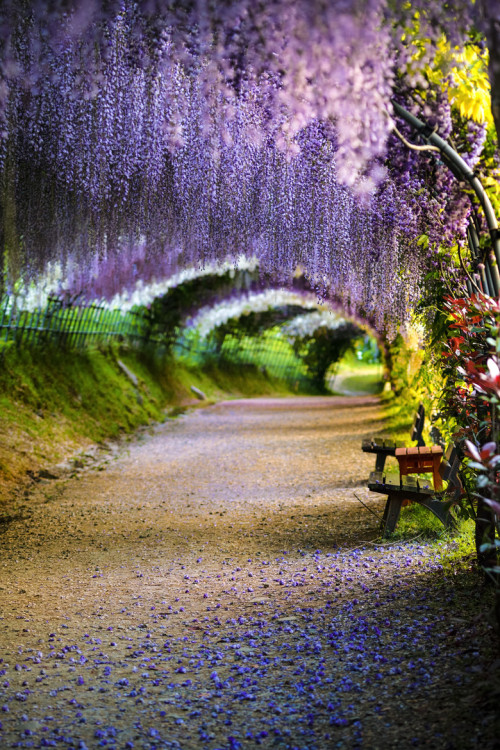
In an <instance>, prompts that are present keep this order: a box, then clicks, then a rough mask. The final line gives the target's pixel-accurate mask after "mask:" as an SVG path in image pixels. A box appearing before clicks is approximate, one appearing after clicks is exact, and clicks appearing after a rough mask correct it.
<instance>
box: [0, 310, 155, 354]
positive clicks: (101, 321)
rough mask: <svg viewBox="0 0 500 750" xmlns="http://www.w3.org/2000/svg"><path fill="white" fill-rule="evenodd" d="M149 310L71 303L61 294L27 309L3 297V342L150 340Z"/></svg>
mask: <svg viewBox="0 0 500 750" xmlns="http://www.w3.org/2000/svg"><path fill="white" fill-rule="evenodd" d="M148 331H149V320H148V311H147V310H145V309H144V310H141V311H127V312H122V311H121V310H110V309H109V308H107V307H104V306H103V305H99V304H91V305H88V306H83V305H77V304H69V303H67V302H65V301H63V300H61V299H59V298H57V297H51V298H49V299H48V301H47V304H46V305H45V307H40V308H36V309H34V310H26V309H23V308H22V307H20V306H19V304H18V303H17V301H16V300H15V299H14V298H12V297H3V298H1V299H0V342H8V341H13V342H15V343H16V344H17V345H18V346H21V345H37V344H46V343H49V342H51V343H53V344H55V345H56V346H61V347H66V348H71V349H74V348H83V347H87V346H92V345H95V344H97V343H99V342H106V341H111V340H113V339H117V338H118V339H120V338H122V339H129V340H143V341H144V340H146V339H147V338H148Z"/></svg>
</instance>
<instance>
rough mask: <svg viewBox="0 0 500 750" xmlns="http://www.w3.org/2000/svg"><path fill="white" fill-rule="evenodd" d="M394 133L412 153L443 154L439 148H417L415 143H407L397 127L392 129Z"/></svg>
mask: <svg viewBox="0 0 500 750" xmlns="http://www.w3.org/2000/svg"><path fill="white" fill-rule="evenodd" d="M392 132H393V133H395V134H396V135H397V137H398V138H399V140H400V141H403V143H404V144H405V146H408V148H411V149H412V151H437V153H438V154H439V153H441V149H439V148H438V147H437V146H416V145H415V144H414V143H410V141H407V140H406V138H405V137H404V135H403V134H402V133H400V132H399V130H398V129H397V127H396V126H395V125H394V127H393V129H392Z"/></svg>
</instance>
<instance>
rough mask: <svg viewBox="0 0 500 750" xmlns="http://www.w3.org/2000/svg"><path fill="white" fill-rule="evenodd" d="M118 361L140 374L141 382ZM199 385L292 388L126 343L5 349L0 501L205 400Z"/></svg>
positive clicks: (242, 370) (0, 385)
mask: <svg viewBox="0 0 500 750" xmlns="http://www.w3.org/2000/svg"><path fill="white" fill-rule="evenodd" d="M118 361H120V362H122V363H123V364H124V365H125V366H126V367H127V368H128V369H129V370H130V371H131V372H132V373H133V374H134V375H135V376H137V378H138V383H137V387H136V386H135V385H134V383H133V382H132V381H131V379H130V377H128V376H127V374H126V373H124V372H123V370H122V369H121V368H120V366H119V364H118ZM191 385H194V386H196V387H197V388H199V389H201V390H202V391H204V393H205V394H206V395H207V397H208V399H209V400H215V399H219V398H222V397H228V396H229V395H232V396H252V395H257V394H279V393H286V392H287V391H286V386H284V385H283V384H280V383H276V382H272V381H271V380H269V379H268V378H266V377H265V376H264V375H263V374H262V373H260V372H259V371H258V370H256V369H255V368H251V367H248V366H247V367H238V368H235V369H234V370H233V371H231V369H230V368H225V370H224V371H223V372H221V371H219V370H217V369H215V368H212V369H211V370H208V371H206V372H201V371H199V370H190V369H188V368H186V367H181V366H179V365H177V364H174V363H173V362H172V361H170V360H168V359H165V358H164V359H161V358H158V357H154V356H152V355H148V354H147V353H145V352H142V353H140V352H137V351H134V350H133V349H129V348H123V347H122V348H107V349H101V350H98V349H94V350H85V351H82V352H72V353H68V352H64V351H61V350H57V349H53V350H51V349H22V350H18V349H16V348H15V347H8V348H2V349H1V350H0V504H1V503H2V501H5V500H7V499H8V498H9V496H10V495H11V492H12V491H13V488H17V489H18V490H19V489H20V488H22V485H23V482H24V481H27V480H29V478H30V475H33V474H37V472H39V471H40V470H42V469H45V470H47V469H49V467H51V466H54V465H56V464H57V463H59V462H63V461H65V460H67V459H68V458H69V457H71V456H74V455H75V454H76V453H78V452H79V451H82V450H85V449H86V448H87V447H88V446H90V445H91V444H94V443H99V442H103V441H105V440H107V439H109V438H115V437H118V436H119V435H121V434H124V433H128V432H131V431H133V430H135V429H137V428H138V427H139V426H141V425H145V424H148V423H150V422H152V421H158V420H162V419H164V418H165V416H166V414H167V412H168V410H169V408H170V409H173V408H174V407H179V406H183V405H184V406H185V405H193V406H194V405H198V404H200V403H202V402H200V401H198V400H197V399H196V398H195V397H194V396H193V393H192V392H191V390H190V386H191ZM203 403H207V402H203Z"/></svg>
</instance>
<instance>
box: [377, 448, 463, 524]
mask: <svg viewBox="0 0 500 750" xmlns="http://www.w3.org/2000/svg"><path fill="white" fill-rule="evenodd" d="M434 448H435V450H434V451H433V450H432V449H431V448H429V449H427V451H428V452H427V453H423V454H421V455H422V456H424V455H425V456H427V457H433V456H439V458H440V462H439V467H438V473H439V479H438V480H436V482H435V483H436V486H435V487H431V485H430V482H429V481H426V480H423V479H419V478H418V477H415V476H411V475H410V474H408V473H406V474H405V473H401V472H400V473H399V474H384V472H381V471H373V472H372V473H371V474H370V478H369V480H368V489H369V490H371V491H372V492H379V493H381V494H383V495H387V502H386V504H385V509H384V515H383V518H382V524H381V529H382V536H385V534H390V533H391V532H393V531H394V529H395V528H396V524H397V522H398V519H399V514H400V512H401V507H402V506H403V505H405V504H406V503H407V501H411V502H416V503H420V505H423V506H424V507H425V508H427V509H428V510H430V511H431V513H434V515H435V516H436V517H437V518H439V520H440V521H441V523H443V524H444V525H445V526H448V527H453V526H455V525H456V522H455V519H454V518H453V516H452V515H451V513H450V509H449V508H450V505H451V504H453V503H454V502H456V501H458V500H459V498H460V496H461V494H462V489H463V488H462V482H461V481H460V477H459V476H458V469H459V466H460V459H459V457H458V453H457V450H456V448H455V446H453V445H452V446H450V447H449V448H448V450H447V451H446V454H445V455H444V456H442V449H441V448H438V447H437V446H434ZM438 451H441V453H439V452H438ZM412 455H413V456H414V455H415V454H410V456H412ZM419 455H420V454H419ZM396 458H398V460H400V465H401V463H402V464H403V466H404V471H409V468H410V467H409V466H408V463H407V461H408V453H402V454H400V456H398V455H396ZM428 460H430V458H429V459H428ZM433 460H435V459H434V458H433ZM424 465H425V462H424V461H422V463H421V464H420V467H418V466H417V469H418V468H420V469H421V470H422V471H424V468H423V467H424ZM425 471H429V469H428V468H427V469H425ZM431 471H432V469H431ZM442 480H444V481H445V482H447V483H448V484H447V488H446V489H445V490H442V489H441V490H439V489H438V488H440V487H442Z"/></svg>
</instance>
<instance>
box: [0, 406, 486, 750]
mask: <svg viewBox="0 0 500 750" xmlns="http://www.w3.org/2000/svg"><path fill="white" fill-rule="evenodd" d="M378 419H379V407H378V402H377V400H376V399H374V398H372V397H363V398H342V397H331V398H295V399H255V400H245V401H230V402H225V403H221V404H218V405H215V406H210V407H207V408H204V409H199V410H196V411H194V412H191V413H189V414H186V415H184V416H182V417H179V418H178V419H176V420H169V421H167V422H165V423H164V424H162V425H159V426H157V427H155V428H154V429H153V430H151V431H149V432H144V433H142V435H140V436H139V437H138V438H136V439H134V440H133V441H131V442H129V443H128V444H124V445H122V446H121V448H120V449H119V450H118V451H115V452H114V453H110V454H109V455H108V456H107V457H103V458H102V460H101V461H100V462H97V463H94V465H93V467H92V468H91V469H89V470H87V471H84V472H82V473H80V474H77V475H73V476H67V475H63V474H62V473H61V476H60V478H59V479H57V480H49V479H41V480H40V481H39V483H38V486H37V490H36V492H34V493H32V494H31V495H30V496H28V497H26V498H24V499H22V500H18V501H17V502H16V503H15V504H13V505H12V507H11V508H10V510H9V512H8V513H7V512H6V513H5V515H4V518H3V524H2V527H1V528H2V533H1V535H0V543H1V579H0V602H1V618H0V693H1V699H0V723H1V727H2V728H1V731H0V746H1V747H2V748H3V747H5V748H10V747H23V748H24V747H35V748H39V747H61V748H64V747H73V748H81V749H82V750H83V749H84V748H89V750H90V749H91V748H97V747H107V748H132V747H134V748H141V749H142V748H144V749H148V750H152V749H153V748H186V749H187V750H191V749H192V748H207V750H215V749H216V748H220V749H223V748H224V749H227V750H233V749H234V748H254V747H256V746H261V747H262V748H297V749H298V748H300V749H301V750H306V748H307V749H310V750H313V748H314V749H317V750H322V749H323V748H336V747H339V748H357V747H360V748H361V747H366V748H407V747H408V748H410V747H427V748H450V749H451V748H456V749H457V750H462V748H464V749H465V748H475V747H478V748H479V747H482V748H493V747H495V746H496V745H495V732H496V729H497V728H495V708H494V706H493V707H492V706H491V690H489V685H488V680H489V677H490V675H489V674H488V673H487V672H486V670H487V669H488V668H491V669H494V668H495V664H493V665H491V663H490V662H488V658H489V657H488V654H489V653H490V652H491V642H492V638H493V636H492V632H491V629H490V628H489V627H488V626H487V625H485V617H486V612H487V603H485V596H484V591H482V587H481V584H480V582H479V579H478V578H477V577H474V575H473V574H471V573H467V571H465V572H464V571H460V572H459V573H458V575H453V573H452V572H450V571H449V570H448V569H446V568H443V565H442V560H441V553H440V549H439V547H438V546H436V545H434V546H431V545H426V544H417V541H418V540H413V541H410V542H407V543H399V544H387V543H386V544H380V543H378V542H377V541H376V539H377V536H378V518H377V516H376V515H375V514H377V513H378V514H380V513H381V511H382V508H383V499H382V498H380V497H378V496H377V497H371V496H370V493H368V492H367V491H366V490H365V489H364V486H363V483H364V481H365V480H366V478H367V476H368V473H369V471H370V470H371V468H372V466H373V463H374V460H373V457H372V456H368V455H365V454H363V453H362V452H361V450H360V444H361V440H362V438H363V437H366V436H367V435H369V434H370V433H372V432H373V431H375V430H376V429H377V428H378V427H379V426H380V425H379V423H378ZM356 495H357V496H358V497H359V498H360V499H361V500H362V501H363V502H364V503H365V505H366V506H368V509H367V507H365V506H364V505H362V504H361V503H360V502H359V500H358V499H357V497H356ZM370 511H372V512H370ZM450 579H453V580H450ZM486 600H487V597H486ZM488 665H490V666H488ZM496 666H497V667H498V665H496Z"/></svg>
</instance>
